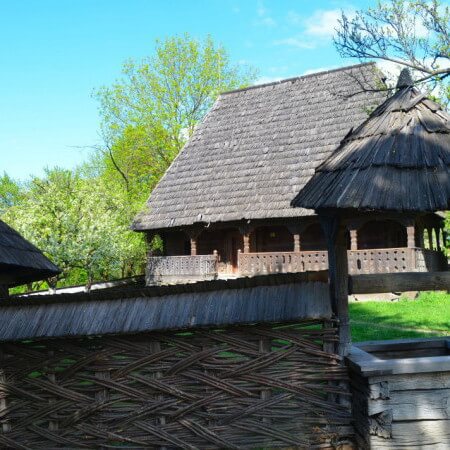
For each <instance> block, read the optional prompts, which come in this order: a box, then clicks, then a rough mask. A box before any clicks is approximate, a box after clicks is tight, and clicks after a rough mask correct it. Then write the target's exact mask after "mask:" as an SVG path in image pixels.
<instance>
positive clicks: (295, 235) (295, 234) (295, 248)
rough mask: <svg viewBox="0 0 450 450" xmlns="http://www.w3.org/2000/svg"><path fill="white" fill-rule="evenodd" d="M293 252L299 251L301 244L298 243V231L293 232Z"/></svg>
mask: <svg viewBox="0 0 450 450" xmlns="http://www.w3.org/2000/svg"><path fill="white" fill-rule="evenodd" d="M293 237H294V252H296V253H300V252H301V245H300V233H298V232H297V233H294V234H293Z"/></svg>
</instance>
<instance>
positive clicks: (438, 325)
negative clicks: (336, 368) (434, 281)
mask: <svg viewBox="0 0 450 450" xmlns="http://www.w3.org/2000/svg"><path fill="white" fill-rule="evenodd" d="M350 323H351V329H352V340H353V342H361V341H372V340H382V339H398V338H415V337H433V336H446V335H447V336H448V335H450V294H445V293H440V292H423V293H422V294H421V295H420V296H419V298H418V299H417V300H406V299H404V300H403V299H402V300H399V301H396V302H380V301H368V302H360V303H350Z"/></svg>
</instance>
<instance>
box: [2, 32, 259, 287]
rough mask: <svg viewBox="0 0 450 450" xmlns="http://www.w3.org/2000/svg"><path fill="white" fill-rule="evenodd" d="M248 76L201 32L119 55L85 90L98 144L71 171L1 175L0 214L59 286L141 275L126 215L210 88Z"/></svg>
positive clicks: (140, 250) (209, 99)
mask: <svg viewBox="0 0 450 450" xmlns="http://www.w3.org/2000/svg"><path fill="white" fill-rule="evenodd" d="M255 76H256V74H255V71H253V70H251V69H248V68H245V67H243V66H233V65H232V64H231V63H230V59H229V56H228V53H227V52H226V50H225V49H224V48H223V47H222V46H220V45H216V44H215V43H214V42H213V40H212V39H211V38H210V37H208V38H206V39H205V40H203V41H198V40H196V39H194V38H192V37H191V36H189V35H187V34H186V35H183V36H179V37H171V38H168V39H166V40H163V41H157V42H156V47H155V52H154V54H153V56H150V57H147V58H145V59H143V60H142V61H141V62H136V61H132V60H130V61H128V62H126V63H125V64H124V66H123V70H122V78H121V79H120V80H118V81H117V82H116V83H114V84H113V85H112V86H109V87H103V88H100V89H98V90H97V91H96V92H95V93H94V96H95V98H96V99H97V100H98V102H99V112H100V118H101V132H102V135H103V137H104V145H102V146H101V147H100V148H97V149H96V150H97V151H96V152H95V153H94V154H93V155H92V156H91V159H90V160H89V161H88V162H87V163H86V164H84V165H82V166H81V167H79V168H77V169H75V170H73V171H70V170H63V169H59V168H54V169H48V170H46V172H45V174H44V176H42V177H34V178H32V179H31V180H29V181H28V182H27V183H23V184H19V183H16V182H15V181H14V180H12V179H11V178H10V177H8V175H7V174H4V175H3V177H0V218H1V219H2V220H4V221H5V222H7V223H9V224H10V225H11V226H13V227H14V228H16V229H17V230H18V231H19V232H20V233H21V234H23V235H24V237H25V238H27V239H29V240H30V241H31V242H33V243H34V244H35V245H36V246H37V247H39V248H40V249H41V250H43V251H44V253H45V254H46V255H47V256H49V257H50V258H51V259H52V260H53V261H54V262H55V263H56V264H57V265H58V266H59V267H60V268H61V269H62V271H63V272H62V274H61V276H60V277H59V280H57V281H58V285H59V286H63V285H74V284H84V283H86V284H90V283H92V282H93V281H97V280H108V279H114V278H121V277H127V276H132V275H137V274H142V273H143V268H144V264H145V254H146V243H145V240H144V236H143V235H142V234H141V233H135V232H132V231H130V229H129V227H130V224H131V221H132V219H133V217H134V216H135V214H136V213H137V212H138V211H139V210H140V209H142V208H143V206H144V202H145V200H146V198H147V197H148V196H149V194H150V193H151V191H152V190H153V188H154V187H155V185H156V184H157V183H158V181H159V180H160V178H161V177H162V175H163V174H164V172H165V171H166V169H167V168H168V166H169V165H170V163H171V162H172V161H173V159H174V158H175V156H176V155H177V154H178V152H179V151H180V149H181V147H182V146H183V145H184V143H185V142H186V140H187V139H188V137H189V136H190V135H191V134H192V133H193V131H194V128H195V126H196V125H197V123H198V122H199V121H201V120H202V119H203V117H204V115H205V114H206V112H207V110H208V109H209V108H210V107H211V106H212V104H213V102H214V101H215V100H216V98H217V96H218V94H219V93H220V92H221V91H226V90H230V89H235V88H239V87H243V86H246V85H248V84H249V83H250V82H251V81H252V80H253V79H254V78H255ZM151 245H152V246H153V247H161V245H162V243H161V240H160V239H158V238H155V239H154V240H153V241H152V243H151ZM49 282H50V283H52V284H53V285H54V284H55V282H56V280H50V281H49ZM35 287H44V286H43V285H42V284H39V285H38V286H35ZM19 290H20V288H19Z"/></svg>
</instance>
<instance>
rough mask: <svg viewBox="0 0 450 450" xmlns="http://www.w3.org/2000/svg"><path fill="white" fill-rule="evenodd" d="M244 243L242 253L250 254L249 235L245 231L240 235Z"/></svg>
mask: <svg viewBox="0 0 450 450" xmlns="http://www.w3.org/2000/svg"><path fill="white" fill-rule="evenodd" d="M242 239H243V241H244V249H243V250H244V253H250V233H249V232H248V231H247V232H245V233H244V234H243V235H242Z"/></svg>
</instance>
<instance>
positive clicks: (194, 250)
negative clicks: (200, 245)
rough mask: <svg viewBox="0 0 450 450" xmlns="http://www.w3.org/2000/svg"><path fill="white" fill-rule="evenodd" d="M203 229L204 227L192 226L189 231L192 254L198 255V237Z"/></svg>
mask: <svg viewBox="0 0 450 450" xmlns="http://www.w3.org/2000/svg"><path fill="white" fill-rule="evenodd" d="M202 231H203V228H197V227H196V228H192V229H191V230H189V231H188V232H187V234H188V236H189V238H190V242H191V256H196V255H197V239H198V237H199V235H200V233H201V232H202Z"/></svg>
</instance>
